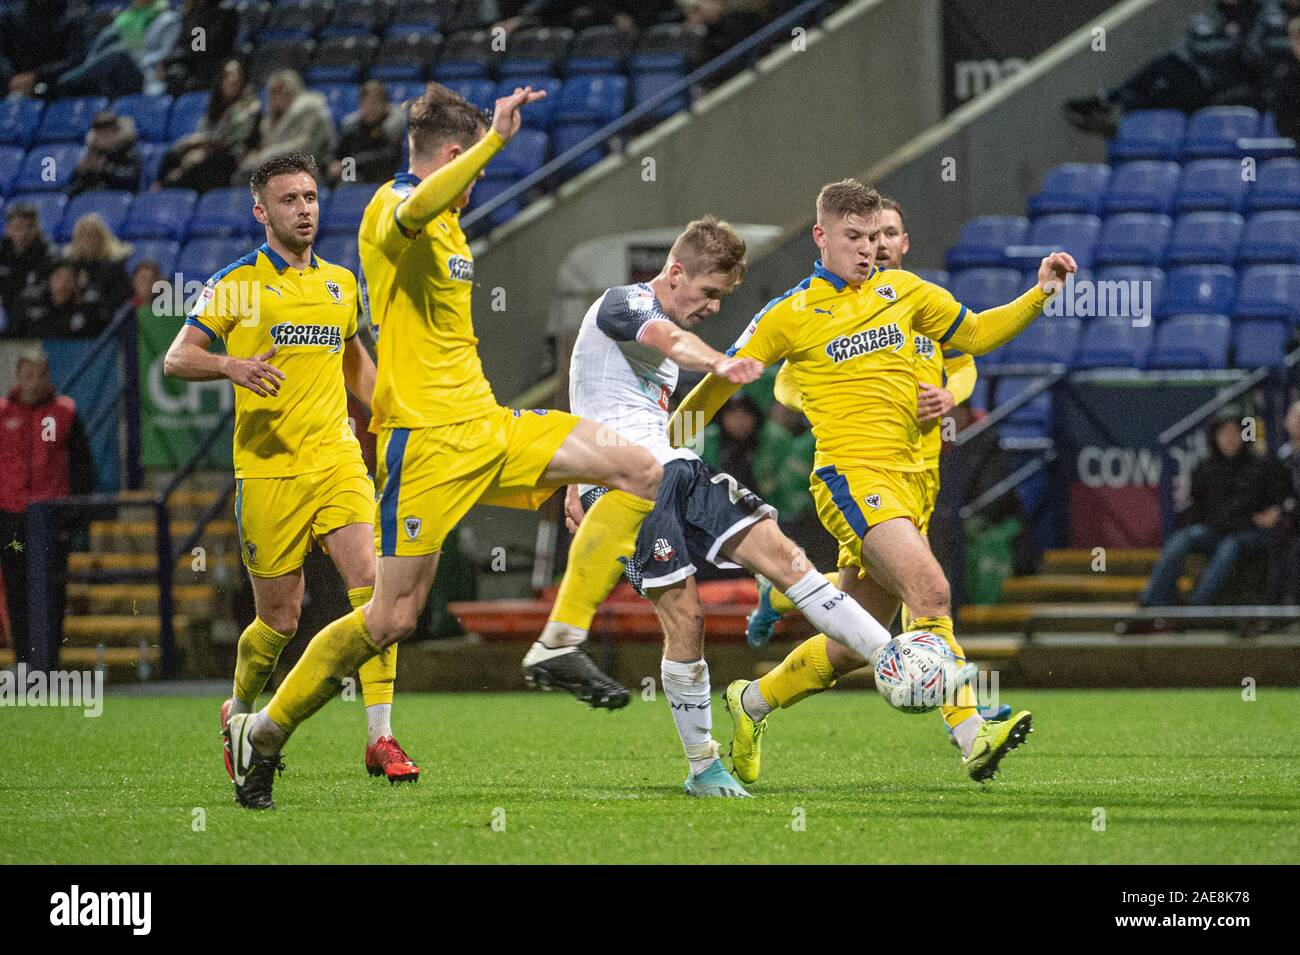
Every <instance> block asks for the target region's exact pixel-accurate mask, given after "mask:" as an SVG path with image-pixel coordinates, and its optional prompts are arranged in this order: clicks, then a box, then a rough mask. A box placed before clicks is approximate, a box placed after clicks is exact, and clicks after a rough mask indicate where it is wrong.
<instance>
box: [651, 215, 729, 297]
mask: <svg viewBox="0 0 1300 955" xmlns="http://www.w3.org/2000/svg"><path fill="white" fill-rule="evenodd" d="M668 258H669V261H673V262H680V263H681V264H682V268H684V269H685V270H686V272H687V274H688V275H708V274H710V273H712V272H725V273H726V274H728V275H730V276H731V277H732V279H733V280H734V281H735V282H736V283H737V284H739V283H740V282H742V281H743V280H744V278H745V240H744V239H742V238H741V237H740V236H739V235H738V234H737V233H736V230H735V229H733V228H732V227H731V223H729V222H723V221H721V220H719V219H718V218H717V217H716V216H711V215H706V216H702V217H700V218H699V219H695V220H693V221H691V222H688V223H687V224H686V228H685V229H683V230H682V234H681V235H679V236H678V237H677V238H676V239H674V240H673V247H672V248H671V249H670V250H669V251H668Z"/></svg>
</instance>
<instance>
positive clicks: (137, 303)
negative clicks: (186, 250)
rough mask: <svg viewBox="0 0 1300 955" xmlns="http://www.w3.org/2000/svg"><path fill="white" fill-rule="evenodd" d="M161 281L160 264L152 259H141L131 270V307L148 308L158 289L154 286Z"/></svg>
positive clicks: (156, 295)
mask: <svg viewBox="0 0 1300 955" xmlns="http://www.w3.org/2000/svg"><path fill="white" fill-rule="evenodd" d="M160 281H162V266H160V265H159V264H158V263H157V262H155V261H154V260H153V259H141V260H140V261H139V262H137V263H136V264H135V269H134V270H132V272H131V307H132V308H135V309H141V308H149V307H150V306H151V305H152V304H153V301H154V299H155V298H157V297H158V290H157V289H156V288H155V287H154V286H155V285H157V283H158V282H160Z"/></svg>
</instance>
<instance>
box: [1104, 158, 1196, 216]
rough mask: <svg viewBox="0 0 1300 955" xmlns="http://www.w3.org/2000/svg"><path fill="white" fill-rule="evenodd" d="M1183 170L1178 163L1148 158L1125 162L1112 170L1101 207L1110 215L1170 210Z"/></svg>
mask: <svg viewBox="0 0 1300 955" xmlns="http://www.w3.org/2000/svg"><path fill="white" fill-rule="evenodd" d="M1181 173H1182V170H1181V169H1180V168H1179V165H1178V163H1176V162H1161V161H1157V160H1145V159H1144V160H1139V161H1138V162H1129V163H1125V164H1124V165H1122V166H1120V167H1119V168H1117V169H1116V170H1115V171H1114V172H1112V173H1111V175H1110V182H1109V183H1107V185H1106V195H1105V196H1103V197H1102V200H1101V207H1102V209H1103V210H1104V211H1105V212H1106V213H1107V214H1113V213H1116V212H1162V213H1168V212H1169V210H1170V209H1171V208H1172V207H1173V202H1174V192H1175V191H1176V190H1177V189H1178V178H1179V176H1180V175H1181Z"/></svg>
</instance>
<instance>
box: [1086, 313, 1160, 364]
mask: <svg viewBox="0 0 1300 955" xmlns="http://www.w3.org/2000/svg"><path fill="white" fill-rule="evenodd" d="M1154 329H1155V322H1151V323H1149V324H1146V325H1134V324H1133V322H1132V321H1130V320H1129V319H1127V318H1102V319H1098V320H1097V321H1095V322H1090V323H1089V324H1088V327H1087V328H1085V329H1084V330H1083V339H1082V341H1081V342H1080V343H1079V350H1078V351H1077V352H1076V353H1075V356H1074V367H1075V368H1076V369H1088V368H1145V367H1146V360H1147V354H1148V353H1149V352H1150V351H1151V341H1152V338H1153V337H1154Z"/></svg>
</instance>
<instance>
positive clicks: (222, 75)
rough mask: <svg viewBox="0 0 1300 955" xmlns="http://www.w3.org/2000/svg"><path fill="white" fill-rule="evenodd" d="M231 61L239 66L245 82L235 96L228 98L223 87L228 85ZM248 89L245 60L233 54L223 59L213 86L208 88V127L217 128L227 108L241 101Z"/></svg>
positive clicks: (213, 79) (214, 77)
mask: <svg viewBox="0 0 1300 955" xmlns="http://www.w3.org/2000/svg"><path fill="white" fill-rule="evenodd" d="M231 63H234V64H235V65H236V66H238V67H239V72H240V74H241V75H242V76H243V78H244V83H243V85H242V86H240V87H239V92H238V93H236V94H235V95H234V98H232V99H226V98H225V97H224V96H222V95H221V87H223V86H225V85H226V67H227V66H229V65H230V64H231ZM246 89H248V68H247V67H246V66H244V61H243V60H240V59H238V58H237V57H233V56H232V57H230V58H229V59H226V60H222V61H221V66H220V68H219V69H218V70H217V73H216V75H215V76H213V77H212V86H210V87H209V88H208V129H215V128H216V126H217V124H218V123H219V122H221V117H222V116H224V115H225V112H226V110H228V109H230V107H231V106H233V105H235V104H236V103H238V102H239V100H240V98H241V97H243V95H244V91H245V90H246Z"/></svg>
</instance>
